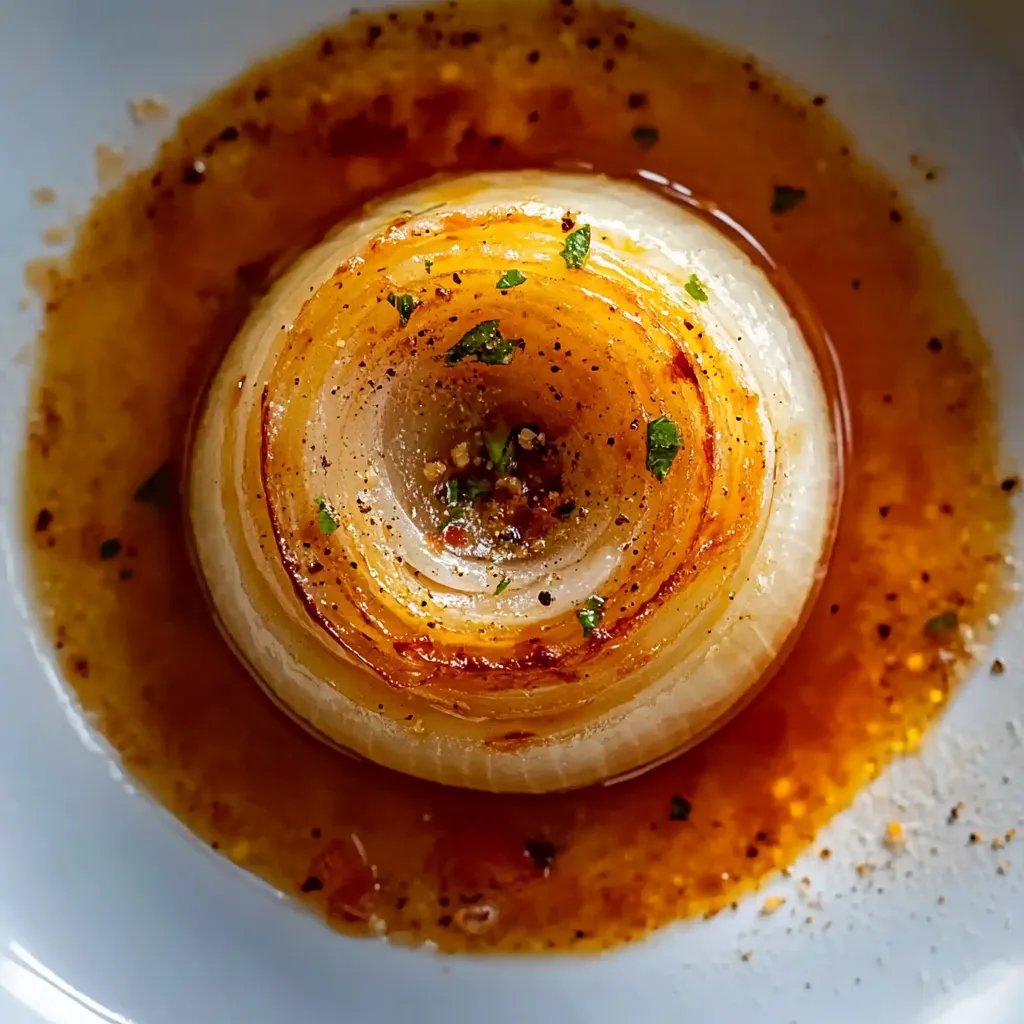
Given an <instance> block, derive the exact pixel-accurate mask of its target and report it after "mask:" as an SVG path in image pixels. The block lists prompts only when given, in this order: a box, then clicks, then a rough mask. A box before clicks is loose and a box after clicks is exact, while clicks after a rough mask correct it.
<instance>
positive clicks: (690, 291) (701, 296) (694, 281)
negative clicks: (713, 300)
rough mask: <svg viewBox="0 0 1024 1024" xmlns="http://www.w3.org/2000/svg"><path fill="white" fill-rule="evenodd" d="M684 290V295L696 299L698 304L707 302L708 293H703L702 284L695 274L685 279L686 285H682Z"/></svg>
mask: <svg viewBox="0 0 1024 1024" xmlns="http://www.w3.org/2000/svg"><path fill="white" fill-rule="evenodd" d="M683 288H685V289H686V294H687V295H689V296H691V297H692V298H694V299H696V300H697V301H698V302H707V301H708V293H707V292H706V291H704V284H703V282H702V281H701V279H700V278H699V277H698V276H697V275H696V274H691V275H690V276H689V278H687V281H686V284H684V285H683Z"/></svg>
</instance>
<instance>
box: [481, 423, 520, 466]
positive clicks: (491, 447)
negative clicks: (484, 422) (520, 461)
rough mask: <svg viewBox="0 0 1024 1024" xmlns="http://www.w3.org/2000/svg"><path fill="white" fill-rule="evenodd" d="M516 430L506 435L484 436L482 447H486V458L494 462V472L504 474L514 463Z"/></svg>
mask: <svg viewBox="0 0 1024 1024" xmlns="http://www.w3.org/2000/svg"><path fill="white" fill-rule="evenodd" d="M518 433H519V431H518V430H512V431H510V432H509V434H508V436H507V437H506V436H503V435H501V434H494V435H493V436H491V437H488V438H485V440H484V447H485V448H486V449H487V458H488V459H489V460H490V461H491V462H492V463H493V464H494V469H495V472H497V473H500V474H502V475H504V474H505V473H507V472H508V471H509V470H510V469H512V467H513V466H515V464H516V435H517V434H518Z"/></svg>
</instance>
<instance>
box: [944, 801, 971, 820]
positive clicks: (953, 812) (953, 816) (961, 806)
mask: <svg viewBox="0 0 1024 1024" xmlns="http://www.w3.org/2000/svg"><path fill="white" fill-rule="evenodd" d="M966 808H967V804H965V803H964V802H963V800H958V801H957V803H956V804H954V806H953V807H951V808H950V809H949V817H948V818H946V822H947V824H949V825H955V824H956V823H957V821H959V820H960V815H961V814H963V812H964V811H965V810H966Z"/></svg>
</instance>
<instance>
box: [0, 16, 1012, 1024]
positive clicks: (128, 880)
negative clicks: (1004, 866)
mask: <svg viewBox="0 0 1024 1024" xmlns="http://www.w3.org/2000/svg"><path fill="white" fill-rule="evenodd" d="M364 6H368V7H372V6H375V4H372V3H368V4H365V5H364ZM636 6H639V7H642V8H646V9H649V10H652V11H653V12H655V13H659V14H661V15H662V16H664V17H668V18H672V19H675V20H678V21H679V22H680V23H683V24H685V25H687V26H690V27H692V28H694V29H696V30H698V31H701V32H704V33H706V34H708V35H710V36H712V37H715V38H718V39H720V40H722V41H723V42H726V43H727V44H730V45H732V46H734V47H737V48H739V49H743V50H749V51H750V52H752V53H755V54H756V55H757V56H758V57H759V59H760V60H761V61H762V62H763V63H764V64H765V65H766V66H768V67H771V68H773V69H775V70H778V71H781V72H782V73H784V74H786V75H788V76H789V77H791V78H793V79H795V80H797V81H799V82H801V83H803V84H805V85H806V86H807V87H809V88H811V89H814V90H815V91H821V92H826V93H827V94H828V95H829V98H830V100H829V102H830V107H831V109H832V110H833V111H834V112H835V113H836V115H837V116H838V117H839V118H840V119H841V120H843V121H844V122H845V123H846V124H847V125H848V126H849V127H850V128H851V129H852V130H853V132H854V134H855V135H856V136H857V138H858V140H859V142H860V145H861V148H862V150H863V152H864V153H865V154H866V155H867V156H869V157H870V158H871V159H873V160H874V161H875V162H876V163H878V164H880V165H881V166H883V167H884V168H885V170H886V171H887V173H888V174H889V176H890V177H891V178H892V180H893V181H894V182H896V183H897V185H899V186H900V188H901V189H902V191H903V193H904V195H905V196H906V197H907V199H908V201H909V202H911V203H912V204H913V205H914V206H915V207H916V209H917V210H918V212H919V213H921V214H922V215H923V216H924V217H925V218H926V219H927V220H928V221H929V222H930V224H931V226H932V229H933V231H934V234H935V236H936V237H937V238H938V240H939V242H940V244H941V246H942V248H943V249H944V251H945V253H946V256H947V259H948V261H949V263H950V264H951V265H952V267H953V268H954V270H955V271H956V273H957V275H958V277H959V280H960V283H961V286H962V289H963V291H964V293H965V295H966V297H967V298H968V300H969V302H970V303H971V305H972V306H973V308H974V310H975V312H976V315H977V316H978V318H979V320H980V323H981V326H982V330H983V333H984V334H985V335H986V337H987V338H988V339H989V341H990V342H991V344H992V346H993V348H994V351H995V357H996V364H997V369H998V375H999V378H998V391H999V393H1000V396H1001V400H1002V416H1003V424H1004V433H1005V447H1006V451H1007V454H1008V457H1009V458H1010V459H1011V460H1015V461H1014V464H1015V465H1017V464H1024V459H1022V455H1024V403H1021V401H1020V395H1021V393H1022V390H1024V346H1022V344H1021V342H1022V327H1021V325H1022V324H1024V287H1022V282H1024V159H1022V157H1024V143H1022V141H1021V136H1022V135H1024V8H1022V7H1021V5H1020V4H1019V3H1014V0H1007V2H1006V3H998V2H995V0H989V2H985V3H981V2H975V3H968V2H966V0H965V2H963V3H958V2H954V0H948V2H943V0H901V2H900V3H898V4H897V3H891V2H888V0H842V2H839V0H834V2H832V3H828V4H824V3H820V2H816V0H789V2H784V0H758V2H753V0H717V2H716V3H715V4H706V3H697V2H696V0H693V2H685V3H684V2H676V3H673V2H672V0H661V2H659V0H648V2H641V3H638V4H637V5H636ZM343 13H344V12H343V11H342V10H340V9H339V8H338V7H337V6H336V5H335V4H334V3H331V2H329V0H292V2H290V3H288V4H275V3H271V2H270V0H233V2H230V3H221V4H218V5H217V6H216V7H215V8H214V9H211V5H210V4H209V3H207V2H204V0H178V2H177V3H175V4H160V5H156V4H154V5H150V4H139V3H134V2H132V0H95V2H94V3H91V4H88V5H86V4H82V3H77V2H76V0H32V2H29V0H12V2H8V3H7V4H5V5H4V10H3V12H2V13H0V154H2V157H0V212H2V217H0V226H2V230H0V326H2V328H3V329H2V330H0V346H2V351H3V355H4V369H3V376H2V394H3V398H4V401H3V403H2V405H0V487H2V489H3V496H4V499H5V500H4V514H3V523H2V525H3V531H4V543H5V548H6V550H5V555H6V558H7V563H8V567H9V568H8V572H9V586H8V587H7V588H6V590H5V591H4V592H3V593H2V594H0V665H2V666H3V685H2V686H0V1021H3V1022H4V1024H17V1022H22V1021H34V1022H35V1021H49V1022H53V1024H85V1022H90V1024H92V1022H124V1021H134V1022H138V1024H142V1022H145V1024H181V1022H197V1024H203V1022H221V1021H246V1022H249V1024H258V1022H279V1021H289V1022H290V1021H303V1022H319V1021H337V1020H347V1019H352V1020H361V1021H367V1022H374V1021H392V1020H402V1019H416V1020H422V1021H434V1020H438V1021H440V1020H444V1021H447V1022H450V1024H461V1022H469V1021H476V1020H479V1019H481V1018H486V1019H487V1020H489V1021H491V1022H494V1024H499V1022H505V1021H508V1022H513V1021H514V1022H520V1021H522V1020H540V1021H546V1020H551V1019H556V1018H557V1019H559V1020H565V1021H576V1020H586V1021H593V1022H602V1021H618V1020H622V1019H626V1018H636V1019H639V1020H644V1021H673V1022H678V1021H682V1020H715V1021H740V1020H768V1021H780V1022H788V1021H797V1020H799V1021H824V1020H828V1021H830V1022H842V1021H864V1020H867V1019H869V1017H870V1018H872V1019H873V1020H875V1021H879V1022H883V1021H901V1022H902V1021H922V1022H923V1021H942V1022H943V1024H951V1022H958V1021H972V1022H973V1021H985V1022H987V1024H1002V1022H1013V1021H1024V893H1022V886H1021V879H1022V878H1024V859H1022V861H1021V863H1020V865H1019V867H1018V866H1015V865H1013V863H1012V862H1013V861H1014V860H1015V859H1016V858H1015V857H1014V851H1013V849H1012V848H1011V849H1010V850H1009V851H1008V854H1009V856H1008V859H1009V860H1010V862H1011V868H1010V870H1009V872H1008V874H1006V875H1005V876H1003V875H998V874H997V873H996V872H995V870H994V862H993V860H992V859H991V857H987V856H984V855H983V851H982V850H981V849H980V848H978V847H967V846H964V845H963V833H962V832H961V831H959V830H950V829H948V828H947V826H946V824H945V815H946V812H947V810H948V808H949V806H951V805H952V804H954V803H956V802H957V801H958V800H965V801H966V802H967V805H968V809H969V811H968V813H969V814H971V815H973V816H974V817H973V819H972V822H971V823H972V825H973V826H974V827H976V828H977V829H978V830H979V831H981V832H982V833H985V832H988V833H989V834H992V832H993V831H995V830H997V829H998V830H1000V831H1004V830H1005V829H1006V828H1008V827H1010V826H1022V825H1024V795H1022V792H1021V790H1020V787H1019V783H1018V775H1017V773H1018V772H1019V771H1020V768H1019V765H1020V763H1021V753H1022V750H1021V739H1020V737H1021V733H1020V732H1019V731H1018V729H1017V725H1016V723H1017V721H1018V716H1020V715H1021V712H1022V710H1024V691H1022V690H1021V675H1022V673H1021V668H1020V666H1021V665H1024V622H1022V617H1021V612H1020V609H1019V607H1018V608H1015V609H1013V610H1012V611H1011V613H1010V614H1009V615H1008V616H1007V617H1006V618H1005V619H1004V622H1003V626H1002V629H1001V632H1000V634H999V637H998V639H997V644H996V651H995V653H997V654H999V655H1000V656H1001V657H1003V658H1004V659H1005V660H1006V661H1007V663H1008V666H1009V671H1008V672H1007V674H1006V675H1004V676H1002V677H999V678H993V677H990V676H989V675H988V674H987V673H986V672H984V671H979V673H978V674H977V677H976V678H975V679H973V680H972V681H971V682H970V683H969V684H968V685H966V686H965V687H964V688H963V689H962V690H961V691H960V693H959V695H958V697H957V698H956V700H955V701H954V704H953V706H952V707H951V708H950V710H949V713H948V714H947V715H946V716H945V718H944V719H943V721H942V723H941V725H940V726H939V727H938V728H937V729H936V730H934V732H933V733H932V734H931V735H930V736H929V737H928V739H927V741H926V743H925V747H924V749H923V751H922V753H921V754H920V756H918V757H916V758H914V759H912V760H908V761H904V762H900V763H898V764H896V765H894V766H893V767H892V768H891V769H890V770H889V771H887V772H886V773H885V774H884V775H883V776H882V778H880V779H879V780H878V782H877V783H876V784H875V785H874V786H872V787H871V789H870V790H869V791H867V792H865V793H864V794H862V795H861V797H860V799H859V800H858V801H857V804H856V805H855V806H854V808H853V809H852V810H851V811H850V812H848V813H846V814H844V815H842V816H840V818H838V819H837V820H836V821H835V822H833V824H832V825H831V826H830V828H829V829H828V831H827V834H826V835H825V836H823V837H822V838H823V842H825V843H827V845H829V846H831V847H832V848H833V849H836V850H844V851H847V853H848V854H849V856H844V858H842V860H843V863H842V864H840V863H836V864H829V865H825V864H823V863H822V862H820V861H818V860H817V858H813V864H811V861H810V858H811V857H812V855H810V854H808V858H809V859H808V863H807V864H806V865H805V864H803V863H798V864H797V865H796V866H795V868H794V873H795V874H796V876H797V877H799V876H800V875H803V874H813V877H814V881H815V888H816V889H821V890H822V891H823V893H824V894H825V898H824V909H823V910H822V911H820V912H818V918H819V923H820V924H821V925H822V926H821V927H816V928H814V929H808V928H799V927H793V928H791V927H790V923H791V922H790V920H789V918H788V917H786V916H785V915H775V916H774V917H771V918H759V917H758V916H757V909H758V905H759V901H747V902H746V903H745V904H743V905H741V907H740V910H739V912H738V913H737V914H735V915H726V916H721V917H719V918H717V919H715V920H712V921H697V922H688V923H682V924H679V925H676V926H674V927H671V928H668V929H666V930H664V931H662V932H660V933H657V934H655V935H654V936H653V937H652V938H650V939H649V940H648V941H646V942H645V943H643V944H641V945H639V946H637V947H634V948H628V949H623V950H620V951H618V952H615V953H613V954H610V955H607V956H604V957H601V958H595V959H588V958H579V957H576V958H567V957H552V958H541V959H529V958H499V957H487V958H484V957H478V958H470V957H455V958H438V957H435V956H433V955H431V954H429V953H426V952H423V951H409V950H399V949H394V948H391V947H389V946H387V945H385V944H383V943H374V942H369V941H365V940H357V939H352V938H347V937H345V936H342V935H340V934H338V933H336V932H333V931H331V930H330V929H328V928H326V927H324V925H323V924H322V923H321V922H320V921H319V920H317V919H315V918H313V917H312V916H310V915H308V914H305V913H303V912H301V911H300V910H299V909H298V908H297V907H296V906H294V905H292V903H291V902H290V901H289V900H288V899H287V898H285V897H284V896H283V895H282V894H280V893H277V892H274V891H273V890H271V889H270V888H269V887H268V886H266V885H265V884H263V883H261V882H259V881H257V880H255V879H254V878H253V877H252V876H250V875H248V874H246V873H244V872H242V871H241V870H239V869H238V868H236V867H234V866H233V865H231V864H229V863H228V862H227V861H225V860H223V859H221V858H220V857H218V856H217V855H216V854H214V853H212V852H211V851H210V850H208V849H206V848H205V847H204V846H203V845H202V844H201V843H199V842H198V841H197V840H195V839H194V838H192V837H191V836H190V835H189V834H188V833H187V832H186V831H185V830H184V828H183V827H182V826H180V825H179V824H178V823H177V822H176V821H175V820H174V819H173V818H172V817H171V816H170V815H169V814H168V813H166V812H165V811H164V810H163V809H162V808H161V807H159V806H157V805H156V804H155V803H154V802H153V801H152V800H150V799H149V798H148V797H146V796H145V795H143V794H141V793H139V792H137V791H136V790H135V789H134V788H133V786H132V783H131V780H130V779H128V778H125V777H124V775H123V774H122V772H121V770H120V769H119V767H118V765H117V762H116V759H115V758H114V757H113V756H112V754H111V752H110V751H109V749H108V748H107V746H106V745H105V743H104V742H103V741H102V739H101V738H99V737H97V736H96V735H95V734H94V733H93V732H92V731H91V730H90V728H89V727H88V726H87V725H85V724H84V723H83V721H82V720H81V718H80V716H79V714H78V712H77V710H76V708H75V704H74V701H73V699H72V698H71V697H70V696H69V691H68V690H67V688H66V687H65V685H64V684H63V683H62V682H61V680H60V679H59V677H58V675H57V673H56V672H55V670H54V669H53V667H52V665H51V664H50V661H49V654H48V652H47V651H46V649H45V646H44V645H43V643H42V641H41V640H40V639H39V638H38V636H37V634H36V632H35V629H34V627H33V624H32V622H31V618H30V616H29V614H28V612H27V610H26V607H25V602H24V599H23V598H22V596H21V579H22V574H23V571H24V568H23V560H22V558H21V556H20V554H19V551H18V528H17V518H18V507H19V506H18V500H17V493H18V483H17V479H16V470H17V465H18V451H19V447H20V444H21V441H22V436H23V416H24V404H25V397H26V394H27V388H28V369H27V365H26V360H25V359H24V357H23V346H25V344H26V343H27V342H30V341H31V338H32V337H33V333H34V331H35V329H36V327H37V314H36V313H35V312H33V311H21V312H19V311H18V309H17V304H18V300H19V299H20V298H21V296H22V293H23V290H24V289H23V284H22V267H23V264H24V263H25V261H26V260H28V259H30V258H31V257H33V256H35V255H39V253H40V242H39V236H40V231H41V229H42V227H43V226H44V224H43V220H42V214H41V213H40V212H39V211H38V210H34V209H33V208H32V207H31V205H30V202H29V194H30V192H31V190H32V189H33V188H35V187H37V186H39V185H42V184H46V185H51V186H53V187H55V188H56V189H57V191H58V194H59V195H60V197H61V203H62V207H61V209H62V210H63V211H65V212H79V213H80V212H83V211H84V210H85V209H86V208H87V205H88V200H89V197H90V195H91V194H92V193H93V192H94V191H95V181H94V178H93V150H94V147H95V145H96V144H97V143H98V142H104V141H105V142H117V141H119V140H127V139H128V136H129V126H128V123H127V119H126V116H125V103H126V101H127V100H128V99H129V98H131V97H135V96H139V95H147V94H157V95H160V96H161V97H164V98H165V99H167V100H168V101H169V102H170V103H171V105H172V108H173V109H174V110H175V111H181V110H184V109H186V108H187V107H188V106H189V105H190V104H191V103H193V102H194V101H196V100H198V99H199V98H200V97H202V96H203V95H204V94H205V93H206V92H207V91H209V90H210V89H211V88H212V87H213V86H215V85H217V84H219V83H221V82H223V81H224V80H225V79H227V78H228V77H230V76H231V75H233V74H234V73H235V72H237V71H239V70H241V69H242V68H243V67H244V66H245V65H246V64H247V63H248V62H249V61H250V60H251V59H252V58H254V57H256V56H258V55H261V54H265V53H267V52H269V51H273V50H275V49H277V48H280V47H281V46H282V45H283V44H285V43H286V42H288V41H291V40H293V39H296V38H297V37H300V36H302V35H304V34H305V33H307V32H309V31H311V30H312V29H314V28H316V27H318V26H321V25H323V24H326V23H329V22H331V21H333V20H337V19H338V18H339V17H340V16H341V15H342V14H343ZM1015 62H1016V64H1015ZM139 138H140V136H139V134H138V132H137V131H136V132H134V133H132V134H131V145H132V148H133V156H134V157H135V158H136V160H138V161H141V160H142V159H144V158H145V157H146V156H147V153H146V152H145V151H144V149H143V148H140V143H139ZM147 139H148V142H147V145H150V146H151V145H152V144H154V143H155V142H156V137H155V136H147ZM913 151H918V152H923V153H927V154H928V156H929V158H931V159H933V160H935V161H936V162H938V163H939V164H940V165H942V167H943V168H944V170H945V173H944V174H943V176H942V179H941V181H940V182H938V183H936V184H934V185H931V186H929V187H928V189H927V190H923V189H921V188H920V187H918V186H916V185H915V182H914V175H913V174H912V173H911V169H910V167H909V165H908V163H907V156H908V154H909V153H910V152H913ZM894 816H897V817H899V818H900V820H902V821H903V822H905V823H907V827H908V830H909V832H910V835H911V836H912V839H913V845H914V848H915V849H916V850H917V851H918V855H917V856H916V857H915V858H913V859H912V860H911V861H907V862H906V863H903V862H901V863H900V866H899V870H898V871H894V872H892V873H891V875H890V876H888V877H886V879H885V884H884V885H883V886H879V885H878V884H876V885H874V886H872V887H870V888H867V887H863V886H854V887H853V891H851V887H850V873H849V864H850V862H851V859H856V851H857V850H859V849H861V848H864V847H865V846H866V844H867V843H868V842H869V841H870V842H877V837H878V835H879V834H880V832H881V830H882V829H883V828H884V823H885V822H886V821H888V820H890V819H891V818H892V817H894ZM931 850H934V851H935V852H934V853H931V852H930V851H931ZM812 868H813V870H812ZM907 872H909V876H908V874H907ZM879 887H881V888H884V890H885V891H884V893H879V892H878V891H877V889H878V888H879ZM771 891H773V890H772V889H769V892H771ZM778 891H780V892H782V891H783V889H782V888H781V887H780V888H779V890H778ZM940 896H943V897H944V898H945V899H944V902H943V903H942V904H940V903H939V902H938V900H939V897H940ZM826 921H830V922H831V924H830V926H829V927H828V928H825V927H824V922H826ZM741 948H751V949H754V951H755V953H754V956H753V957H752V959H750V961H749V962H743V961H741V958H740V957H739V955H738V950H740V949H741Z"/></svg>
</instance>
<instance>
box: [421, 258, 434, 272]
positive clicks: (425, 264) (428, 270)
mask: <svg viewBox="0 0 1024 1024" xmlns="http://www.w3.org/2000/svg"><path fill="white" fill-rule="evenodd" d="M433 265H434V261H433V260H424V261H423V266H425V267H426V268H427V273H428V274H429V273H430V268H431V267H432V266H433Z"/></svg>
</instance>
